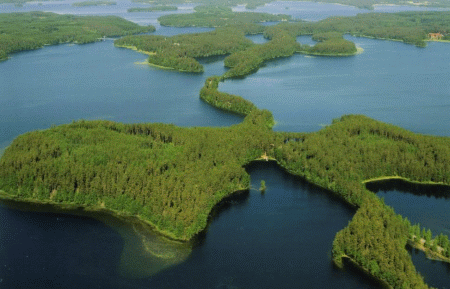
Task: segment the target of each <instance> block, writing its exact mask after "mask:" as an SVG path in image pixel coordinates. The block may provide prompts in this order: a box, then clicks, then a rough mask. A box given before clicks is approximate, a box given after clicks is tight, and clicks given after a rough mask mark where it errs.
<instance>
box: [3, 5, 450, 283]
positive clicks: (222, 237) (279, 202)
mask: <svg viewBox="0 0 450 289" xmlns="http://www.w3.org/2000/svg"><path fill="white" fill-rule="evenodd" d="M72 2H74V1H63V2H62V3H61V2H43V5H41V6H39V5H37V3H30V4H25V6H24V7H22V8H17V7H14V6H13V5H0V12H12V11H31V10H43V11H54V12H57V13H75V14H80V15H88V14H90V15H105V14H112V15H119V16H122V17H125V18H127V19H129V20H132V21H135V22H137V23H139V24H153V25H156V26H157V29H158V30H157V31H156V34H161V35H174V34H178V33H188V32H201V31H208V29H199V28H197V29H176V28H165V27H159V26H158V25H157V21H156V18H157V17H159V15H162V14H164V13H166V12H164V13H160V14H158V13H126V9H127V8H129V7H139V6H145V5H139V4H136V3H131V2H128V1H119V2H118V5H116V6H107V7H84V8H74V7H71V6H70V4H71V3H72ZM286 5H287V6H288V7H289V9H285V7H286ZM194 6H195V5H191V4H189V5H185V6H182V7H181V10H180V11H179V12H180V13H190V12H192V11H193V10H192V7H194ZM385 8H386V9H392V11H388V12H394V11H397V10H395V9H400V10H401V9H403V8H401V7H400V8H398V7H389V6H388V7H385ZM237 9H239V7H238V8H237ZM258 9H259V10H261V11H263V10H264V9H270V10H271V11H268V12H271V13H274V12H277V11H278V10H276V9H279V10H282V11H280V12H278V13H288V14H292V15H294V16H295V17H298V18H304V19H308V20H318V19H322V18H326V17H328V16H331V15H348V16H350V15H355V14H356V13H360V12H361V11H364V10H360V9H356V8H353V7H348V6H339V5H332V4H319V3H307V2H306V3H296V2H283V3H281V4H280V2H275V3H271V4H269V5H266V6H265V7H261V8H258ZM258 9H257V11H259V10H258ZM377 9H381V8H378V7H377ZM405 9H406V8H405ZM407 9H410V8H407ZM400 10H398V11H400ZM378 11H379V10H378ZM250 38H251V39H252V40H253V41H255V42H257V43H263V42H264V41H265V40H264V39H263V38H262V37H261V36H251V37H250ZM348 39H350V40H352V41H354V42H355V43H357V44H358V45H359V46H361V47H362V48H364V50H365V52H364V53H363V54H361V55H357V56H354V57H347V58H331V57H305V56H303V55H295V56H293V57H290V58H287V59H278V60H275V61H271V62H268V63H267V64H266V65H265V67H263V68H261V69H260V70H259V71H258V73H256V74H254V75H251V76H248V77H246V78H244V79H240V80H232V81H227V82H225V83H222V84H221V86H220V89H221V90H223V91H227V92H231V93H235V94H238V95H241V96H243V97H244V98H246V99H249V100H251V101H253V102H254V103H255V104H256V105H257V106H259V107H260V108H268V109H270V110H271V111H272V112H273V113H274V115H275V118H276V120H277V121H278V125H277V126H276V127H275V129H276V130H279V131H316V130H318V129H320V128H321V126H323V125H324V124H329V123H330V122H331V120H332V119H333V118H335V117H339V116H341V115H342V114H347V113H361V114H366V115H368V116H370V117H373V118H376V119H379V120H382V121H386V122H390V123H394V124H396V125H400V126H402V127H405V128H407V129H410V130H412V131H415V132H419V133H427V134H435V135H447V136H448V135H450V133H449V131H448V125H449V124H450V116H449V114H448V110H449V108H450V98H449V97H448V95H449V93H450V84H449V83H448V81H447V78H448V71H449V69H450V54H449V49H448V48H449V46H448V45H446V44H442V43H430V44H429V46H428V47H427V48H425V49H420V48H416V47H414V46H411V45H405V44H403V43H398V42H389V41H381V40H370V39H364V38H352V37H348ZM298 41H299V42H301V43H308V44H312V42H311V39H310V38H304V37H299V38H298ZM145 59H146V56H145V55H143V54H139V53H136V52H134V51H130V50H126V49H119V48H114V46H113V44H112V42H111V41H106V42H102V43H95V44H88V45H82V46H79V45H60V46H52V47H46V48H44V49H40V50H36V51H31V52H23V53H18V54H14V55H13V57H12V59H10V60H8V61H5V62H2V63H0V87H1V88H2V89H1V90H0V154H1V153H2V150H3V149H4V148H5V147H6V146H7V145H8V144H9V143H10V142H11V141H12V140H13V139H14V138H15V137H16V136H18V135H19V134H22V133H24V132H27V131H31V130H35V129H45V128H48V127H49V126H51V125H53V124H55V125H58V124H62V123H68V122H71V121H72V120H76V119H80V118H84V119H109V120H114V121H121V122H128V123H131V122H164V123H174V124H176V125H181V126H228V125H232V124H236V123H238V122H240V121H241V118H239V117H237V116H233V115H228V114H225V113H222V112H220V111H217V110H215V109H213V108H212V107H210V106H208V105H206V104H204V103H202V102H201V101H200V100H199V98H198V92H199V90H200V88H201V87H202V86H203V83H204V81H205V79H206V77H207V76H209V75H220V74H222V73H223V72H224V71H225V70H224V68H223V57H218V58H215V59H214V61H210V60H202V63H204V65H205V73H203V74H184V73H177V72H173V71H168V70H160V69H156V68H153V67H150V66H146V65H140V64H136V63H135V62H141V61H143V60H145ZM430 83H432V84H433V85H430ZM248 171H249V173H250V174H251V176H252V186H253V187H255V188H257V187H259V184H260V180H261V179H264V180H265V181H266V184H267V186H268V190H267V192H266V193H265V194H264V195H261V194H260V193H259V192H257V191H254V190H252V191H250V193H249V194H247V195H242V196H240V197H239V198H235V199H232V200H229V201H228V203H227V204H225V205H224V206H223V207H222V210H220V212H218V213H217V214H216V215H215V217H214V219H213V221H212V223H211V224H210V226H209V228H208V231H207V233H206V234H205V235H204V236H203V237H202V238H200V240H199V241H198V244H196V246H194V248H193V249H192V252H191V253H190V257H189V258H188V259H187V260H186V261H185V262H183V263H181V264H179V265H175V266H172V267H169V268H167V269H165V270H163V271H161V272H159V273H158V274H156V275H154V276H153V277H148V276H147V277H144V275H145V274H146V273H148V272H139V273H140V274H141V275H140V276H139V278H137V279H136V278H134V279H130V272H129V271H130V270H131V271H133V270H135V268H136V267H143V268H147V267H146V266H142V264H144V263H139V262H146V260H147V259H146V258H147V257H146V256H145V254H146V253H145V251H144V250H139V248H140V247H139V246H138V245H136V244H135V243H137V241H136V240H135V239H136V234H135V232H134V231H132V230H131V231H130V230H127V229H126V228H124V226H122V225H118V224H120V222H119V221H114V220H113V221H111V220H109V219H108V220H106V219H102V220H103V222H99V221H95V220H93V219H91V218H87V217H84V216H70V215H65V214H59V213H39V212H22V211H17V210H14V209H8V208H7V207H4V206H2V207H0V224H1V228H0V260H1V261H0V288H3V287H4V288H51V287H53V288H84V287H89V288H149V287H151V288H270V287H272V288H299V286H301V287H303V288H375V287H377V284H375V283H372V282H371V281H370V280H366V279H365V277H364V276H362V275H361V274H359V273H357V272H353V271H351V270H349V271H340V270H337V269H336V268H334V267H333V265H332V263H331V260H330V255H331V254H330V250H331V244H332V240H333V238H334V235H335V234H336V232H337V231H339V230H340V229H342V228H344V227H345V226H346V225H347V223H348V221H349V220H350V219H351V217H352V215H353V213H354V212H353V211H351V210H349V209H348V208H346V207H345V206H343V205H342V204H341V203H340V202H338V201H336V200H334V199H333V198H331V197H330V196H329V195H327V194H326V193H325V192H323V191H321V190H318V189H317V188H315V187H313V186H311V185H308V184H305V183H303V182H301V181H299V180H297V179H295V178H293V177H291V176H288V175H287V174H285V173H284V172H283V171H281V170H280V169H278V168H276V167H275V166H274V165H273V164H272V163H255V164H253V165H252V166H250V167H249V168H248ZM379 194H380V195H385V200H386V203H388V204H391V205H392V206H394V208H395V210H396V211H397V212H398V213H401V214H404V215H405V216H408V218H409V219H410V220H412V222H413V223H414V222H420V223H421V224H423V225H424V226H429V227H430V228H432V229H433V231H435V232H447V233H448V230H449V229H450V227H449V225H448V220H450V216H449V215H448V212H449V210H448V209H446V208H448V200H446V199H433V198H428V199H427V200H430V201H431V202H430V203H429V204H428V203H427V200H425V199H421V198H423V197H421V196H416V195H408V194H405V193H402V192H398V194H397V195H396V194H395V192H394V193H393V194H391V193H379ZM388 195H390V196H397V197H395V198H394V199H396V202H397V203H395V202H392V203H390V202H391V201H390V200H388ZM404 198H410V199H411V200H410V201H406V202H405V201H404V200H405V199H404ZM425 198H427V197H425ZM408 204H412V205H408ZM401 205H405V206H404V210H403V209H402V207H401ZM422 207H423V208H426V209H428V210H426V209H423V208H422ZM411 209H412V211H414V210H417V211H418V212H419V213H417V214H412V215H410V213H411ZM422 209H423V210H422ZM430 211H433V214H428V213H429V212H430ZM413 215H416V216H417V217H418V219H417V221H414V217H413ZM105 224H108V226H107V225H105ZM427 224H430V225H427ZM433 224H435V225H436V227H433V226H432V225H433ZM112 228H113V229H112ZM139 236H140V235H139ZM130 240H132V241H131V245H130ZM133 240H134V241H133ZM155 243H156V242H155ZM152 244H153V243H152ZM136 248H137V249H136ZM123 252H126V254H125V255H129V254H128V253H130V254H131V255H132V254H135V256H133V257H130V258H129V259H126V260H125V262H124V253H123ZM139 254H141V255H142V256H138V255H139ZM411 255H412V257H413V261H414V262H415V264H416V266H417V268H418V270H419V271H420V272H422V274H423V275H425V277H426V280H427V282H429V283H430V284H431V285H433V286H436V287H438V288H445V286H446V284H449V283H450V282H449V279H448V266H447V265H445V264H444V265H443V264H442V263H439V262H431V261H429V260H427V259H425V258H424V257H423V254H421V253H419V254H416V253H415V252H414V251H413V252H412V253H411ZM133 258H134V259H133ZM134 261H135V262H134ZM132 263H135V264H132ZM124 264H125V265H124ZM163 267H164V266H163ZM131 268H132V269H131ZM127 269H129V270H128V271H127ZM144 271H145V270H144ZM205 272H207V274H206V273H205ZM147 275H148V274H147ZM135 277H136V276H135Z"/></svg>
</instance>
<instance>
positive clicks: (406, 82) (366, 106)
mask: <svg viewBox="0 0 450 289" xmlns="http://www.w3.org/2000/svg"><path fill="white" fill-rule="evenodd" d="M346 38H347V39H349V40H352V41H353V42H355V43H356V44H357V45H358V46H360V47H362V48H363V49H364V52H363V53H362V54H359V55H355V56H351V57H312V56H305V55H299V54H297V55H294V56H292V57H290V58H282V59H277V60H274V61H270V62H268V63H266V65H265V67H262V68H260V69H259V71H258V73H256V74H252V75H250V76H247V77H246V78H244V79H234V80H227V81H225V82H224V83H221V84H220V86H219V89H220V90H222V91H225V92H229V93H233V94H237V95H240V96H242V97H244V98H246V99H248V100H250V101H252V102H253V103H255V104H256V106H258V107H260V108H266V109H269V110H270V111H272V112H273V114H274V117H275V120H276V121H277V122H278V124H277V125H276V126H275V128H274V129H275V130H277V131H317V130H319V129H320V128H321V126H323V125H327V124H330V123H331V121H332V119H333V118H337V117H340V116H342V115H344V114H364V115H367V116H369V117H372V118H375V119H378V120H381V121H384V122H388V123H392V124H395V125H398V126H401V127H404V128H406V129H408V130H411V131H414V132H417V133H424V134H434V135H443V136H449V135H450V130H449V129H448V124H450V114H449V113H448V112H449V109H450V98H449V97H448V96H449V95H450V83H449V82H448V81H446V78H447V76H448V72H449V70H450V49H449V46H448V44H447V43H434V42H432V43H429V44H428V46H427V47H426V48H417V47H415V46H413V45H407V44H404V43H401V42H394V41H384V40H373V39H367V38H356V37H351V36H346ZM305 40H307V38H305V37H303V38H302V37H299V41H300V42H301V43H305V44H309V43H308V41H305ZM431 82H432V83H437V85H430V83H431Z"/></svg>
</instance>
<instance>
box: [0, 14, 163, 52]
mask: <svg viewBox="0 0 450 289" xmlns="http://www.w3.org/2000/svg"><path fill="white" fill-rule="evenodd" d="M0 30H1V31H2V33H1V34H0V60H4V59H7V58H8V56H9V55H10V54H11V53H14V52H18V51H24V50H32V49H38V48H41V47H43V46H44V45H55V44H60V43H78V44H83V43H90V42H95V41H99V40H100V39H101V38H102V37H104V36H106V37H116V36H123V35H130V34H136V33H144V32H152V31H155V27H153V26H139V25H138V24H135V23H133V22H130V21H127V20H125V19H122V18H120V17H116V16H106V17H101V16H74V15H59V14H55V13H49V12H28V13H0Z"/></svg>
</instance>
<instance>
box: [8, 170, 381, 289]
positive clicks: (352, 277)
mask: <svg viewBox="0 0 450 289" xmlns="http://www.w3.org/2000/svg"><path fill="white" fill-rule="evenodd" d="M248 172H249V173H250V174H251V175H252V184H251V185H252V187H254V188H257V187H259V184H260V180H262V179H264V180H265V181H266V184H267V191H266V192H265V194H263V195H262V194H261V193H260V192H259V191H257V190H251V191H250V192H249V193H244V194H243V195H241V196H239V197H236V198H233V199H230V200H228V201H227V202H226V203H225V204H224V205H223V206H222V208H221V209H220V210H219V212H217V213H216V214H215V217H214V219H213V221H212V223H211V224H210V226H209V228H208V230H207V233H206V234H205V235H204V236H203V237H202V238H201V239H200V240H198V243H197V244H196V245H195V246H194V248H193V250H192V253H191V255H190V257H189V258H188V259H187V260H186V261H185V262H184V263H181V264H180V265H177V266H173V267H171V268H169V269H166V270H164V271H162V272H160V273H159V274H157V275H155V276H153V277H146V278H139V279H129V278H126V277H122V276H120V275H119V274H118V273H117V268H116V266H118V265H117V264H118V263H120V254H121V248H122V246H123V242H122V241H121V238H120V236H119V235H118V234H117V233H115V232H114V231H113V230H111V229H109V228H108V227H106V226H105V225H103V224H102V223H100V222H97V221H94V220H92V219H88V218H84V217H79V216H70V215H62V214H49V213H36V212H35V213H30V212H26V213H25V212H21V211H16V210H11V209H4V208H3V209H1V210H0V219H1V224H2V228H1V238H0V240H1V242H2V243H1V248H2V250H0V254H1V257H2V258H1V263H0V279H1V281H2V283H3V284H2V286H5V288H30V287H33V288H50V287H49V284H51V285H53V286H57V287H54V288H83V286H86V285H87V284H90V286H89V288H299V286H304V287H303V288H377V287H378V285H377V284H376V283H374V282H372V281H371V280H369V279H367V278H365V277H364V276H362V275H360V274H358V273H357V272H354V271H351V270H350V271H341V270H339V269H336V268H335V267H333V265H332V263H331V257H330V255H331V252H330V250H331V244H332V241H333V238H334V235H335V233H336V232H337V231H338V230H340V229H342V228H343V227H345V226H346V225H347V223H348V221H349V220H350V219H351V217H352V215H353V214H354V211H353V210H351V209H349V208H347V207H346V206H344V205H343V204H342V203H341V202H340V201H338V200H335V199H333V198H331V197H330V196H329V195H328V194H327V193H326V192H324V191H322V190H320V189H317V188H315V187H314V186H311V185H309V184H307V183H305V182H302V181H300V180H298V179H296V178H294V177H292V176H290V175H288V174H286V173H285V172H283V171H282V170H280V169H278V168H277V167H276V165H275V163H265V162H264V163H261V162H260V163H254V164H252V165H251V166H250V167H249V168H248ZM17 228H20V229H19V230H18V229H17ZM125 237H126V236H125ZM24 276H25V277H24ZM31 285H32V286H31ZM15 286H16V287H15Z"/></svg>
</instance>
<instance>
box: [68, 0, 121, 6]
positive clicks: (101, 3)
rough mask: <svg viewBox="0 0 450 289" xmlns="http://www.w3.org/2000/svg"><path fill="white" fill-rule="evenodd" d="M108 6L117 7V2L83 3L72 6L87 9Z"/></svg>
mask: <svg viewBox="0 0 450 289" xmlns="http://www.w3.org/2000/svg"><path fill="white" fill-rule="evenodd" d="M103 5H104V6H108V5H117V2H116V1H82V2H75V3H73V4H72V6H74V7H86V6H103Z"/></svg>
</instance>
